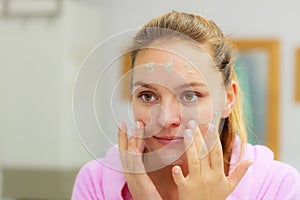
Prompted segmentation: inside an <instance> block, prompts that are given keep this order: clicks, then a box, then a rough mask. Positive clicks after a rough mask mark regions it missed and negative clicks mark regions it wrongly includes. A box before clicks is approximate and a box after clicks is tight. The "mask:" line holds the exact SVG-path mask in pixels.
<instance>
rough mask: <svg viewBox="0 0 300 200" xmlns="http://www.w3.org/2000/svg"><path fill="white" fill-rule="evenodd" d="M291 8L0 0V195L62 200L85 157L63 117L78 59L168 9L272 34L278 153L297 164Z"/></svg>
mask: <svg viewBox="0 0 300 200" xmlns="http://www.w3.org/2000/svg"><path fill="white" fill-rule="evenodd" d="M299 9H300V2H299V1H297V0H287V1H277V0H276V1H274V0H252V1H239V0H227V1H220V0H219V1H218V0H209V1H208V0H206V1H205V0H190V1H183V0H164V1H160V0H151V1H146V0H126V1H117V0H110V1H105V0H1V1H0V12H1V13H0V91H1V92H0V199H11V200H12V199H32V200H34V199H70V195H71V191H72V186H73V183H74V179H75V176H76V173H77V172H78V170H79V169H80V167H81V166H82V165H83V164H85V163H86V162H88V161H90V160H92V159H93V157H92V156H91V155H90V154H89V153H88V152H87V151H86V150H85V148H84V147H83V146H82V145H81V143H80V140H79V138H78V135H77V133H76V129H75V125H74V121H73V115H72V91H73V84H74V80H75V77H76V73H77V71H78V69H79V67H80V64H81V63H82V61H83V60H84V58H85V57H86V56H87V55H88V53H89V52H90V51H91V50H92V49H93V48H94V47H95V46H96V45H97V44H99V43H100V42H102V41H104V40H105V39H107V38H108V37H110V36H112V35H114V34H117V33H120V32H122V31H125V30H128V29H132V28H138V27H141V26H142V25H143V24H144V23H145V22H147V21H148V20H149V19H151V18H153V17H155V16H157V15H161V14H163V13H165V12H169V11H172V10H178V11H185V12H192V13H196V14H200V15H203V16H205V17H207V18H209V19H212V20H214V21H215V22H216V23H217V24H218V25H219V26H220V27H221V29H222V30H223V31H224V32H225V34H227V35H230V37H232V38H245V39H266V40H268V39H274V40H278V41H279V43H280V50H279V57H280V59H279V105H278V110H279V120H278V123H279V126H278V127H279V133H278V140H279V145H278V146H279V149H278V158H279V159H280V160H282V161H284V162H287V163H289V164H291V165H293V166H294V167H295V168H297V169H298V170H300V157H299V156H298V152H300V142H299V141H300V123H299V122H300V121H299V119H300V102H296V101H295V98H294V94H295V84H294V83H295V62H294V61H295V51H296V49H297V48H299V47H300V26H299V19H300V12H299ZM116 73H118V72H116ZM298 77H300V76H298ZM269 103H270V102H266V104H269ZM101 109H103V112H106V111H108V112H109V110H108V108H107V105H103V106H102V107H100V110H101ZM111 125H112V124H110V123H108V124H107V126H111ZM114 133H115V129H114V127H113V128H112V134H114ZM101 142H102V143H101ZM95 144H96V145H99V146H101V145H103V141H95Z"/></svg>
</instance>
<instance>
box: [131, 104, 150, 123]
mask: <svg viewBox="0 0 300 200" xmlns="http://www.w3.org/2000/svg"><path fill="white" fill-rule="evenodd" d="M132 109H133V116H134V119H135V121H143V122H150V116H149V114H148V111H149V109H148V108H145V107H143V106H140V105H139V104H133V107H132Z"/></svg>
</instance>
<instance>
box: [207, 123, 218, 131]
mask: <svg viewBox="0 0 300 200" xmlns="http://www.w3.org/2000/svg"><path fill="white" fill-rule="evenodd" d="M207 130H208V132H210V133H213V132H215V131H216V126H215V125H214V124H213V123H209V124H208V128H207Z"/></svg>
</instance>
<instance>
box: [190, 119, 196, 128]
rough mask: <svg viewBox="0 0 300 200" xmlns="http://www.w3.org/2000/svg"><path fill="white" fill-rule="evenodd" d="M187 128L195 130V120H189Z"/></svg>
mask: <svg viewBox="0 0 300 200" xmlns="http://www.w3.org/2000/svg"><path fill="white" fill-rule="evenodd" d="M189 126H190V128H191V129H195V128H196V122H195V120H190V121H189Z"/></svg>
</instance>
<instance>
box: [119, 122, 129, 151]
mask: <svg viewBox="0 0 300 200" xmlns="http://www.w3.org/2000/svg"><path fill="white" fill-rule="evenodd" d="M126 132H127V127H126V124H125V122H120V123H119V128H118V146H119V150H122V151H126V150H127V145H128V140H127V134H126Z"/></svg>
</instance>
